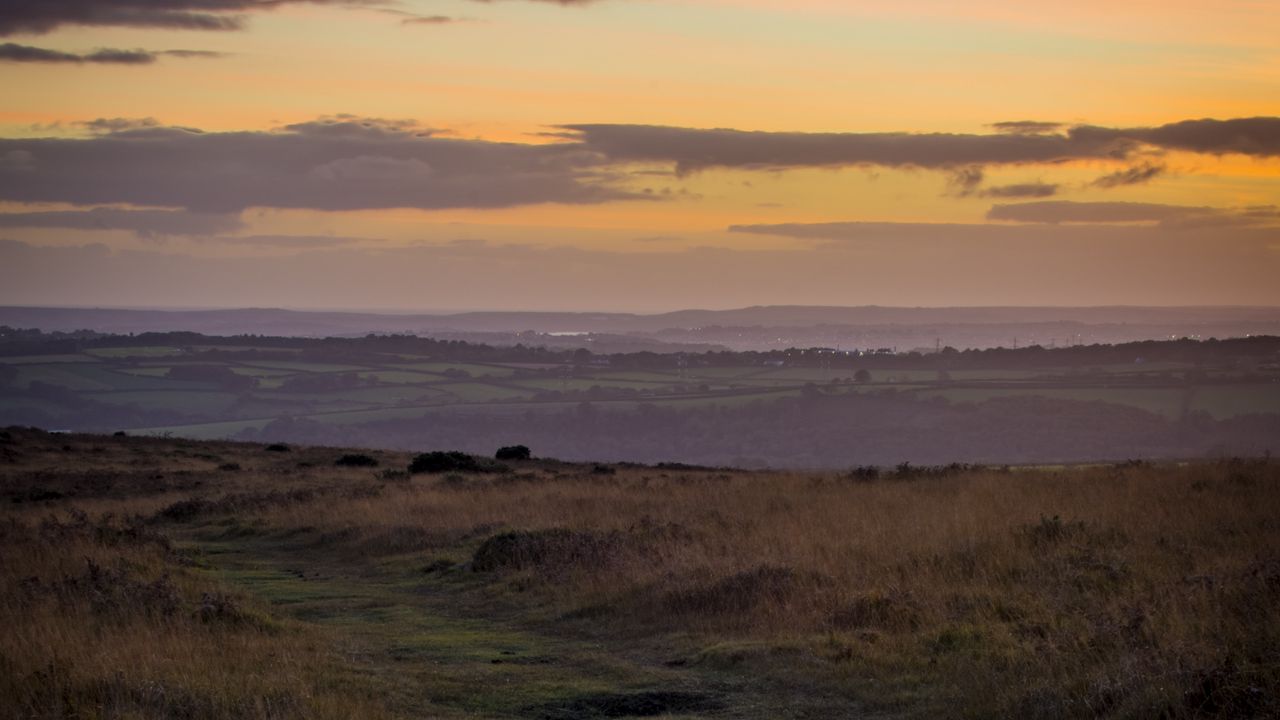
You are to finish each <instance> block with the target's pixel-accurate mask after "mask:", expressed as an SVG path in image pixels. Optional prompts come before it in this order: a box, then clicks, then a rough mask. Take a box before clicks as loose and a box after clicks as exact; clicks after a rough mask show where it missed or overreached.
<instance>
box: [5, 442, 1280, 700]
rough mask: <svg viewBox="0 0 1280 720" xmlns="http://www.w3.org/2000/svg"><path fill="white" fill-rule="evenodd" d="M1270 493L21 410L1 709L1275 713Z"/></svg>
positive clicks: (1241, 469) (1161, 470)
mask: <svg viewBox="0 0 1280 720" xmlns="http://www.w3.org/2000/svg"><path fill="white" fill-rule="evenodd" d="M534 449H535V455H537V452H536V451H537V448H534ZM410 468H412V469H414V470H418V472H410V471H409V470H410ZM1278 490H1280V465H1277V464H1276V463H1275V462H1273V461H1271V460H1269V459H1259V460H1251V459H1238V458H1237V459H1224V460H1221V461H1216V462H1200V463H1192V464H1177V465H1174V464H1169V465H1152V464H1147V463H1125V464H1120V465H1098V466H1093V467H1084V468H1077V469H1071V470H1056V471H1055V470H1008V469H984V468H980V467H966V466H960V465H954V466H947V467H930V468H913V467H910V466H903V467H899V468H897V469H883V468H882V469H873V468H867V467H863V468H859V469H857V470H856V471H854V472H826V473H819V472H806V473H781V472H744V471H740V470H731V469H709V468H699V467H691V466H681V465H670V464H668V465H660V466H638V465H609V464H595V463H587V464H570V463H563V462H558V461H554V460H539V459H536V458H535V459H533V460H519V459H516V460H506V461H502V462H501V463H497V462H495V461H493V460H488V459H484V458H469V457H467V456H464V455H450V454H446V453H438V454H435V455H427V456H425V457H415V455H413V454H411V453H396V452H386V451H370V450H358V449H340V448H331V447H301V446H294V447H290V446H285V445H263V444H254V443H227V442H195V441H189V440H178V439H163V438H139V437H129V436H98V435H75V434H49V433H44V432H40V431H33V430H29V429H23V428H8V429H6V430H4V431H3V432H2V433H0V491H2V492H3V494H4V498H3V500H4V502H3V503H2V504H0V514H2V517H0V577H2V578H3V579H2V581H0V622H3V623H4V625H5V627H7V628H9V629H10V631H9V632H6V633H5V634H4V635H3V636H2V638H0V666H2V667H3V672H0V700H2V701H3V702H0V706H3V707H4V708H6V709H5V710H3V711H0V715H3V716H4V717H12V718H54V717H57V718H63V717H90V716H92V717H136V718H171V717H182V718H189V719H191V720H205V719H209V720H212V719H213V718H224V717H241V718H277V719H278V718H346V717H364V718H408V717H441V718H451V717H471V718H514V717H522V718H529V717H532V718H545V719H548V720H554V719H557V718H603V717H648V716H657V715H662V716H664V717H673V718H679V717H725V718H778V717H792V718H802V717H810V718H812V717H856V716H867V717H882V718H889V717H920V718H924V717H929V718H936V717H956V718H962V717H995V716H999V717H1023V718H1051V717H1052V718H1096V717H1106V718H1144V717H1157V716H1158V717H1167V718H1193V717H1194V718H1236V717H1267V716H1274V715H1275V714H1277V713H1280V706H1278V705H1277V704H1276V698H1277V697H1280V674H1277V668H1280V655H1277V648H1280V554H1277V548H1280V526H1278V525H1277V523H1276V522H1275V518H1276V517H1277V516H1280V492H1278Z"/></svg>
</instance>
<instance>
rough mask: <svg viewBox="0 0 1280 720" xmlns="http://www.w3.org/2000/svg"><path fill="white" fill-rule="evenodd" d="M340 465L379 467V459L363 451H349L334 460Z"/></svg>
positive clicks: (335, 463) (334, 462)
mask: <svg viewBox="0 0 1280 720" xmlns="http://www.w3.org/2000/svg"><path fill="white" fill-rule="evenodd" d="M333 464H334V465H337V466H339V467H377V466H378V461H377V460H375V459H374V458H371V457H369V456H368V455H364V454H362V453H348V454H347V455H343V456H342V457H340V458H338V459H337V460H334V461H333Z"/></svg>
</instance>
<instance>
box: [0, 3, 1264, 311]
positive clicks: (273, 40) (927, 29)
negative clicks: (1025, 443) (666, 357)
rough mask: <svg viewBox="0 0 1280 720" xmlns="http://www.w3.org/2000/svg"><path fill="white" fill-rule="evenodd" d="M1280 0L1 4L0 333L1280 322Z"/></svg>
mask: <svg viewBox="0 0 1280 720" xmlns="http://www.w3.org/2000/svg"><path fill="white" fill-rule="evenodd" d="M1277 37H1280V4H1278V3H1275V2H1274V1H1273V0H1218V1H1217V2H1213V3H1209V2H1203V1H1197V2H1192V1H1191V0H1163V1H1160V2H1156V1H1154V0H1109V1H1108V2H1102V1H1101V0H1073V1H1072V2H1060V3H1058V2H1054V3H1034V4H1029V3H1018V2H1010V1H1005V0H972V1H971V2H966V3H955V2H948V1H944V0H897V1H895V2H889V1H887V0H885V1H881V0H865V1H861V0H785V1H784V0H385V1H379V0H364V1H361V0H348V1H345V2H344V1H337V0H333V1H329V0H9V1H8V2H5V3H2V4H0V87H3V88H4V92H3V95H2V97H0V304H6V305H57V306H99V307H188V308H189V307H288V308H300V309H308V308H315V309H320V308H323V309H359V310H394V311H410V310H417V311H456V310H476V309H494V310H580V311H594V310H600V311H606V310H607V311H632V312H660V311H668V310H676V309H681V308H692V307H700V308H732V307H743V306H750V305H776V304H789V305H896V306H953V305H965V306H977V305H1081V306H1084V305H1088V306H1093V305H1266V306H1280V43H1278V42H1276V38H1277Z"/></svg>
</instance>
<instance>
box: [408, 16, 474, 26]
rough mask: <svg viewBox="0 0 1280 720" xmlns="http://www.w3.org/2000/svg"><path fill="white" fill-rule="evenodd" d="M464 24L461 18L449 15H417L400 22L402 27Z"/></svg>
mask: <svg viewBox="0 0 1280 720" xmlns="http://www.w3.org/2000/svg"><path fill="white" fill-rule="evenodd" d="M456 22H463V21H462V20H461V19H460V18H455V17H449V16H448V15H417V16H414V17H407V18H405V19H403V20H401V21H400V24H401V25H449V24H451V23H456Z"/></svg>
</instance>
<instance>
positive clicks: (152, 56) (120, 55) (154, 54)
mask: <svg viewBox="0 0 1280 720" xmlns="http://www.w3.org/2000/svg"><path fill="white" fill-rule="evenodd" d="M164 55H170V56H173V57H180V58H217V57H222V56H223V53H218V52H211V51H209V50H159V51H151V50H120V49H115V48H101V49H98V50H94V51H93V52H91V53H85V54H83V55H81V54H77V53H69V52H63V51H61V50H49V49H46V48H39V47H32V46H30V45H18V44H16V43H3V44H0V61H4V62H22V63H71V64H78V65H83V64H86V63H96V64H110V65H150V64H151V63H154V62H155V61H156V60H158V59H159V58H160V57H161V56H164Z"/></svg>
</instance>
